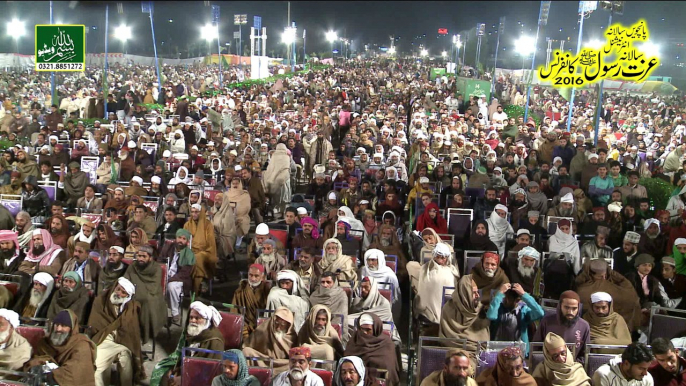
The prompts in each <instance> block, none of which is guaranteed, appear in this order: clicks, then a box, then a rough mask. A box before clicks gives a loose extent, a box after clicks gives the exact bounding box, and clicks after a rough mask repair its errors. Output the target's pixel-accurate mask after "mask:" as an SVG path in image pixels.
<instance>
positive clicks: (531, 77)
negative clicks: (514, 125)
mask: <svg viewBox="0 0 686 386" xmlns="http://www.w3.org/2000/svg"><path fill="white" fill-rule="evenodd" d="M541 10H543V2H541ZM540 31H541V21H540V16H539V21H538V27H536V40H534V53H533V55H531V56H532V57H531V73H529V76H528V78H529V80H528V82H527V86H526V106H525V107H524V123H526V122H527V118H528V117H529V98H530V97H531V81H532V80H533V74H534V64H535V63H536V46H538V33H539V32H540Z"/></svg>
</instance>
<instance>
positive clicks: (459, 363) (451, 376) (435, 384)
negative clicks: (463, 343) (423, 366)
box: [346, 350, 477, 386]
mask: <svg viewBox="0 0 686 386" xmlns="http://www.w3.org/2000/svg"><path fill="white" fill-rule="evenodd" d="M473 372H474V370H473V369H472V367H471V364H470V363H469V356H468V355H467V354H465V353H464V352H463V351H461V350H450V351H448V353H447V355H446V357H445V363H444V366H443V369H441V370H436V371H434V372H433V373H431V374H429V375H428V376H427V377H426V378H424V380H423V381H422V383H421V384H420V386H448V385H458V386H477V385H476V381H474V379H473V378H472V377H471V376H472V374H473ZM346 386H347V385H346Z"/></svg>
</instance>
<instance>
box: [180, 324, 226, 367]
mask: <svg viewBox="0 0 686 386" xmlns="http://www.w3.org/2000/svg"><path fill="white" fill-rule="evenodd" d="M186 347H194V348H201V349H203V350H212V351H224V335H222V332H221V331H219V329H218V328H216V327H214V325H212V324H211V323H210V326H209V327H207V328H206V329H204V330H202V332H201V333H200V334H198V335H196V336H190V335H187V338H186ZM193 354H194V355H193V356H194V357H198V358H208V359H222V356H221V354H209V353H204V352H196V353H193Z"/></svg>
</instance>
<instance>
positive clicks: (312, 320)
mask: <svg viewBox="0 0 686 386" xmlns="http://www.w3.org/2000/svg"><path fill="white" fill-rule="evenodd" d="M331 317H332V314H331V310H329V308H328V307H326V306H323V305H320V304H317V305H315V306H313V307H312V309H311V310H310V313H309V315H308V316H307V321H306V322H305V324H304V325H303V327H302V328H301V329H300V332H299V333H298V344H299V345H300V346H303V347H307V348H308V349H310V350H311V351H313V353H312V357H313V358H314V359H323V360H329V361H330V360H335V359H337V358H340V357H342V356H343V344H342V343H341V339H340V338H339V336H338V332H336V330H335V329H334V328H333V327H332V325H331V322H332V320H331ZM337 320H338V319H337ZM339 323H340V322H339ZM340 327H341V328H343V326H342V325H341V326H340Z"/></svg>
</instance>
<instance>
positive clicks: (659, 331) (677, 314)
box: [648, 307, 686, 342]
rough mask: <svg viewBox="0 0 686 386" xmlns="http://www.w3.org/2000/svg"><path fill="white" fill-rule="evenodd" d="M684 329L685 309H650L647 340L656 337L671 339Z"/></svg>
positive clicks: (685, 323) (685, 325)
mask: <svg viewBox="0 0 686 386" xmlns="http://www.w3.org/2000/svg"><path fill="white" fill-rule="evenodd" d="M684 330H686V311H683V310H677V309H673V308H664V307H653V308H651V309H650V325H649V326H648V341H649V342H652V341H653V339H656V338H665V339H673V338H675V337H676V336H677V335H678V334H680V333H682V332H683V331H684Z"/></svg>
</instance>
